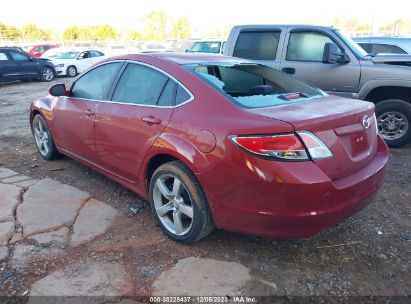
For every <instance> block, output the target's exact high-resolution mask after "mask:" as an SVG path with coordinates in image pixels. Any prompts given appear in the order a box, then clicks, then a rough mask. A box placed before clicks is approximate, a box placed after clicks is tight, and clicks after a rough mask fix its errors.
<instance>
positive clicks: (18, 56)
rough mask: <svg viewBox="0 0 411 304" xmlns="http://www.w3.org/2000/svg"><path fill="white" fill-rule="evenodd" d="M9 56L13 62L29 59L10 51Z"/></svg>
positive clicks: (24, 55)
mask: <svg viewBox="0 0 411 304" xmlns="http://www.w3.org/2000/svg"><path fill="white" fill-rule="evenodd" d="M10 56H11V57H12V58H13V59H14V60H15V61H28V60H29V59H30V58H29V57H28V56H27V55H26V54H23V53H20V52H15V51H11V52H10Z"/></svg>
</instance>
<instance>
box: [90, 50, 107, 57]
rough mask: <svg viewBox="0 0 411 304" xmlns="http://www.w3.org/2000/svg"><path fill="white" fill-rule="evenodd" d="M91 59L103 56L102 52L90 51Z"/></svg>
mask: <svg viewBox="0 0 411 304" xmlns="http://www.w3.org/2000/svg"><path fill="white" fill-rule="evenodd" d="M90 54H91V57H100V56H104V54H103V53H102V52H99V51H90Z"/></svg>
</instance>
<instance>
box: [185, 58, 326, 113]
mask: <svg viewBox="0 0 411 304" xmlns="http://www.w3.org/2000/svg"><path fill="white" fill-rule="evenodd" d="M185 67H186V68H187V69H189V70H191V71H193V72H194V73H195V74H196V75H198V76H199V77H200V78H202V79H203V80H205V81H206V82H207V83H209V84H210V85H211V86H213V87H214V88H215V89H217V90H218V91H220V92H221V93H223V94H224V95H226V96H227V97H228V98H229V99H231V100H232V101H234V102H235V103H236V104H237V105H239V106H240V107H244V108H262V107H272V106H277V105H282V104H289V103H296V102H304V101H309V100H311V99H313V98H320V97H324V96H326V93H324V92H323V91H321V90H320V89H318V88H315V87H313V86H311V85H308V84H306V83H305V82H303V81H300V80H297V79H295V78H294V77H292V76H290V75H288V74H285V73H282V72H279V71H277V70H275V69H272V68H270V67H267V66H265V65H261V64H254V63H237V64H232V63H229V64H225V63H212V64H209V63H207V64H190V65H185Z"/></svg>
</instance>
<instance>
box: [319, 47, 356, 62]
mask: <svg viewBox="0 0 411 304" xmlns="http://www.w3.org/2000/svg"><path fill="white" fill-rule="evenodd" d="M349 61H350V59H349V58H348V56H346V55H345V54H344V53H343V52H342V51H341V50H340V48H339V47H338V46H337V45H336V44H334V43H326V44H325V45H324V52H323V63H329V64H335V63H347V62H349Z"/></svg>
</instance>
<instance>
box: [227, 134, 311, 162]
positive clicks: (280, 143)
mask: <svg viewBox="0 0 411 304" xmlns="http://www.w3.org/2000/svg"><path fill="white" fill-rule="evenodd" d="M230 139H231V140H232V141H233V142H234V143H235V144H237V145H238V146H240V147H241V148H243V149H244V150H246V151H248V152H250V153H252V154H257V155H260V156H265V157H273V158H279V159H284V160H308V159H309V158H308V155H307V152H306V150H305V147H304V146H303V144H302V143H301V141H300V139H299V138H298V137H297V136H296V135H295V134H281V135H261V136H231V137H230Z"/></svg>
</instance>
